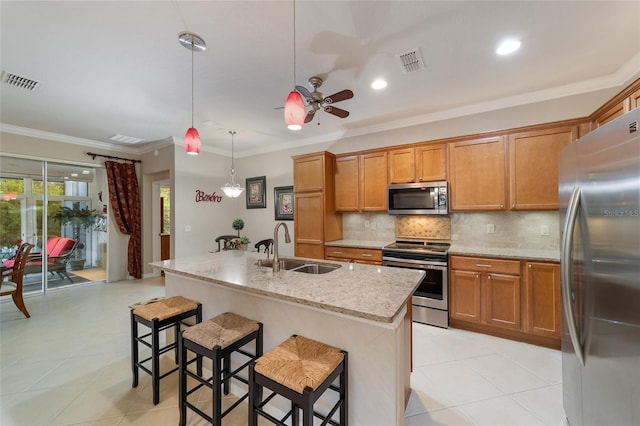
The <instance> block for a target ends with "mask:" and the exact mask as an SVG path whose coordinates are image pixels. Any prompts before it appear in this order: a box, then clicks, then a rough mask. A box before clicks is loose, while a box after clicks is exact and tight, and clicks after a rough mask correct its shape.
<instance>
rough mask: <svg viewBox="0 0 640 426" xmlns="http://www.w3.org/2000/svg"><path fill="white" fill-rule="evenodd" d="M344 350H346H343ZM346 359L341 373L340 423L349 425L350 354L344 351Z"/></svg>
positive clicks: (345, 425)
mask: <svg viewBox="0 0 640 426" xmlns="http://www.w3.org/2000/svg"><path fill="white" fill-rule="evenodd" d="M343 352H344V351H343ZM344 355H345V356H344V360H343V361H342V364H343V366H344V367H343V369H342V374H340V399H342V405H341V406H340V424H341V425H344V426H348V425H349V419H348V415H347V413H348V412H349V407H348V401H349V398H347V395H348V386H349V385H348V377H347V376H348V373H347V372H348V371H349V370H348V368H347V364H348V356H347V354H346V352H344Z"/></svg>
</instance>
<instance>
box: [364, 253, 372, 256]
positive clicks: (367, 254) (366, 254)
mask: <svg viewBox="0 0 640 426" xmlns="http://www.w3.org/2000/svg"><path fill="white" fill-rule="evenodd" d="M362 256H363V257H371V256H373V255H372V254H369V253H362Z"/></svg>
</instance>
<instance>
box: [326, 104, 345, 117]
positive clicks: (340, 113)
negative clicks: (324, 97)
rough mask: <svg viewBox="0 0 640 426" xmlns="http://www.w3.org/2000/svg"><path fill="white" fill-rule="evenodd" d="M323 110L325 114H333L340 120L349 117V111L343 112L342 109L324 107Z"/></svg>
mask: <svg viewBox="0 0 640 426" xmlns="http://www.w3.org/2000/svg"><path fill="white" fill-rule="evenodd" d="M324 110H325V111H326V112H328V113H329V114H333V115H335V116H338V117H340V118H347V117H348V116H349V111H347V110H344V109H342V108H336V107H334V106H326V107H324Z"/></svg>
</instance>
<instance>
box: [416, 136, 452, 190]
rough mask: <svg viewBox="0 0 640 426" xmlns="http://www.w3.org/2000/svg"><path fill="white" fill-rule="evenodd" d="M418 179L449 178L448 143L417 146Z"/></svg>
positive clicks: (429, 180)
mask: <svg viewBox="0 0 640 426" xmlns="http://www.w3.org/2000/svg"><path fill="white" fill-rule="evenodd" d="M416 180H417V181H418V182H431V181H438V180H447V145H446V144H434V145H426V146H419V147H417V148H416Z"/></svg>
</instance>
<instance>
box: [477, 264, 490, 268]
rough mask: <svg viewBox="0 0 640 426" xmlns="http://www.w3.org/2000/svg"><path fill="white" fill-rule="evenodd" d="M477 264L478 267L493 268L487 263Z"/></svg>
mask: <svg viewBox="0 0 640 426" xmlns="http://www.w3.org/2000/svg"><path fill="white" fill-rule="evenodd" d="M476 266H477V267H478V268H491V265H488V264H486V263H476Z"/></svg>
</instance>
